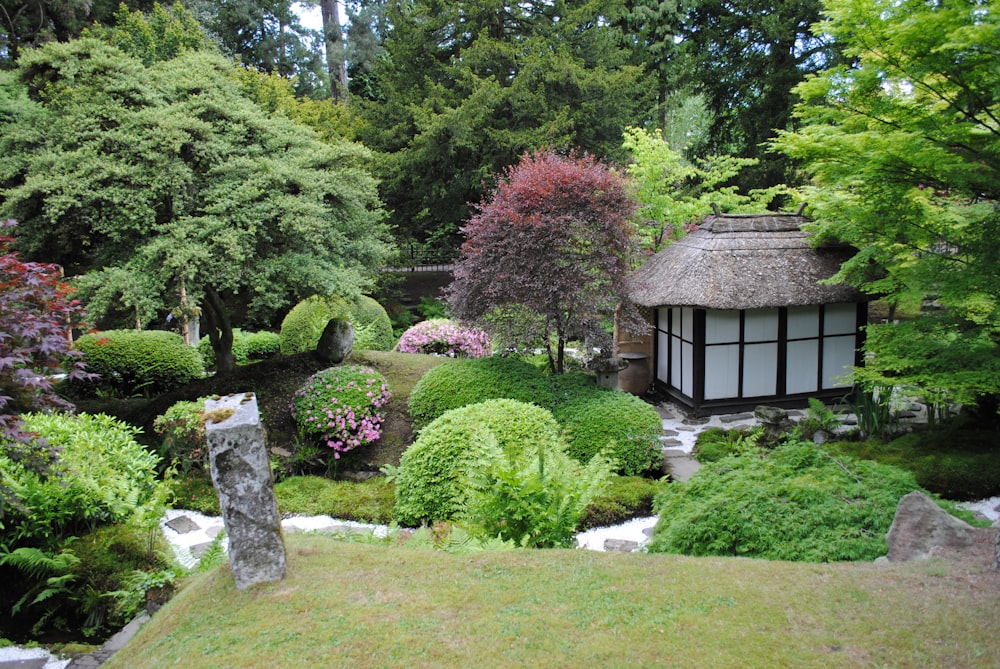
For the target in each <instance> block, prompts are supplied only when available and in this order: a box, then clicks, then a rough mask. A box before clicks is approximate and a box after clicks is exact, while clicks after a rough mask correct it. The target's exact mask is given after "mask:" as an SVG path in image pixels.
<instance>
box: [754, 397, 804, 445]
mask: <svg viewBox="0 0 1000 669" xmlns="http://www.w3.org/2000/svg"><path fill="white" fill-rule="evenodd" d="M753 415H754V418H756V419H757V422H758V423H759V424H760V425H761V426H762V427H763V428H764V441H765V442H766V443H767V442H773V441H775V440H776V439H780V438H781V436H782V435H784V434H785V433H786V432H788V431H789V430H791V429H792V428H793V427H795V423H794V422H793V421H792V420H791V419H790V418H789V417H788V411H787V410H786V409H782V408H779V407H769V406H763V405H761V406H758V407H755V408H754V410H753Z"/></svg>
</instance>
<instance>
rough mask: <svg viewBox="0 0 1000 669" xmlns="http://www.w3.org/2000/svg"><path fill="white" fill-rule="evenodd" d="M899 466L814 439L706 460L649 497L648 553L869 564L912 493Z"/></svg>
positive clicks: (912, 487) (909, 481)
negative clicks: (834, 450) (652, 514)
mask: <svg viewBox="0 0 1000 669" xmlns="http://www.w3.org/2000/svg"><path fill="white" fill-rule="evenodd" d="M916 489H918V488H917V483H916V481H915V480H914V478H913V475H912V474H910V473H909V472H904V471H903V470H901V469H898V468H896V467H892V466H888V465H881V464H877V463H874V462H870V461H865V460H854V459H853V458H850V457H847V456H839V455H838V456H833V455H831V454H830V453H828V452H827V451H825V450H823V449H821V448H818V447H816V446H815V445H814V444H812V443H807V442H792V443H788V444H785V445H782V446H779V447H777V448H775V449H774V450H773V451H765V450H762V449H757V450H754V451H751V452H748V453H746V454H744V455H742V456H739V457H736V456H732V457H727V458H723V459H721V460H719V461H717V462H713V463H710V464H708V465H706V466H704V467H703V468H702V469H701V470H699V472H698V473H697V474H696V475H695V476H694V477H692V478H691V479H690V480H689V481H686V482H684V483H674V484H672V485H670V486H667V487H666V488H665V489H664V490H663V491H662V492H661V493H660V494H659V495H658V496H657V498H656V503H655V509H656V512H657V513H658V514H659V516H660V520H659V522H658V523H657V525H656V528H655V530H654V533H653V537H652V539H651V541H650V543H649V551H650V552H653V553H681V554H685V555H730V556H745V557H756V558H765V559H770V560H799V561H806V562H830V561H839V560H873V559H875V558H877V557H879V556H881V555H885V553H886V543H885V534H886V532H887V531H888V530H889V526H890V525H891V524H892V519H893V516H894V515H895V512H896V506H897V504H898V503H899V499H900V498H901V497H902V496H903V495H905V494H907V493H909V492H911V491H913V490H916Z"/></svg>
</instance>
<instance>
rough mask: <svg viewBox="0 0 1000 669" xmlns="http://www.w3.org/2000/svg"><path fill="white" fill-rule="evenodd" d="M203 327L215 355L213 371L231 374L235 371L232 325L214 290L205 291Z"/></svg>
mask: <svg viewBox="0 0 1000 669" xmlns="http://www.w3.org/2000/svg"><path fill="white" fill-rule="evenodd" d="M203 313H204V315H205V325H206V327H207V329H208V339H209V341H210V342H212V351H213V352H214V353H215V369H216V370H217V371H220V372H231V371H232V370H234V369H236V359H235V358H234V357H233V324H232V322H231V321H230V320H229V314H228V313H226V304H225V302H223V300H222V297H221V296H220V295H219V293H217V292H216V291H215V289H214V288H206V289H205V308H204V310H203Z"/></svg>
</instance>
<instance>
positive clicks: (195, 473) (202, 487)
mask: <svg viewBox="0 0 1000 669" xmlns="http://www.w3.org/2000/svg"><path fill="white" fill-rule="evenodd" d="M170 487H171V490H172V491H173V497H174V504H173V505H174V508H177V509H187V510H188V511H197V512H198V513H203V514H205V515H206V516H218V515H221V514H222V509H221V508H220V506H219V494H218V493H217V492H216V491H215V486H213V485H212V478H211V476H210V474H209V472H208V470H202V469H192V470H190V471H187V472H182V473H180V474H178V475H177V476H175V477H174V478H173V479H172V480H171V481H170Z"/></svg>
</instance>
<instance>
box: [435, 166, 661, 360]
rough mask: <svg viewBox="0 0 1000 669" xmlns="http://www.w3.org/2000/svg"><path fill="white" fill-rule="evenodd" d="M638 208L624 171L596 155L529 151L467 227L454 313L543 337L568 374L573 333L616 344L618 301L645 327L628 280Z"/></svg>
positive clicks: (450, 292) (500, 330) (631, 320)
mask: <svg viewBox="0 0 1000 669" xmlns="http://www.w3.org/2000/svg"><path fill="white" fill-rule="evenodd" d="M634 210H635V202H634V201H633V200H632V198H631V197H630V196H629V192H628V184H627V181H626V179H625V177H623V176H622V175H621V174H620V173H618V172H616V171H614V170H612V169H611V168H609V167H608V166H607V165H605V164H603V163H601V162H600V161H598V160H597V159H596V158H595V157H594V156H592V155H589V154H582V155H577V154H575V153H573V154H569V155H561V154H558V153H555V152H552V151H544V152H539V153H535V154H525V155H524V156H523V157H522V158H521V161H520V163H518V164H517V165H516V166H513V167H511V168H508V169H507V171H506V172H505V173H504V174H503V175H502V178H501V179H500V182H499V185H498V186H497V187H496V188H495V189H494V190H493V192H492V193H491V194H490V195H489V196H487V198H485V199H484V200H483V202H482V203H480V204H479V205H478V207H477V210H476V213H475V214H474V215H473V216H472V217H471V218H470V219H469V221H468V222H467V223H466V225H465V227H464V228H463V232H464V234H465V243H464V244H463V245H462V250H461V258H460V259H459V261H458V263H457V265H456V266H455V280H454V281H453V282H452V284H451V285H450V286H449V287H448V289H447V296H448V301H449V303H450V305H451V309H452V313H453V314H454V315H455V316H456V317H458V318H461V319H463V320H466V321H472V322H476V323H478V324H480V325H481V326H482V327H484V328H486V329H487V330H490V331H492V332H493V333H495V334H496V335H499V336H501V337H506V338H507V339H508V340H510V339H511V338H516V339H520V340H521V342H518V343H528V342H527V341H526V339H527V338H529V337H532V338H535V339H536V341H537V340H541V342H542V345H543V346H544V347H545V348H546V350H547V352H548V355H549V364H550V367H551V369H552V370H553V371H554V372H559V373H561V372H562V371H563V370H564V368H565V367H564V365H565V346H566V342H567V341H569V340H571V339H580V340H583V341H584V342H586V343H588V344H594V343H596V342H600V343H601V344H603V345H604V346H608V345H609V344H610V337H609V336H608V332H607V328H606V324H607V323H608V322H610V319H611V317H612V314H613V313H614V311H615V308H616V307H617V306H618V305H619V304H622V305H623V306H624V307H625V308H623V309H622V310H621V312H622V313H623V314H624V316H625V317H624V319H622V322H624V323H625V324H626V325H627V326H629V327H630V329H635V328H639V327H641V319H640V318H639V316H638V314H636V313H635V311H634V309H632V308H631V307H630V306H629V305H628V304H627V302H626V300H625V285H624V284H625V277H626V275H627V274H628V272H629V271H630V269H631V258H632V256H633V254H634V253H635V249H636V246H635V244H634V238H633V225H632V222H631V217H632V214H633V212H634ZM526 322H532V323H534V324H535V327H534V328H525V327H524V325H525V323H526Z"/></svg>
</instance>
